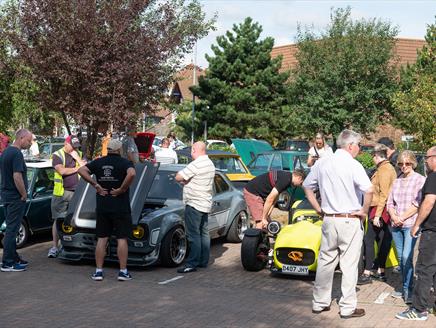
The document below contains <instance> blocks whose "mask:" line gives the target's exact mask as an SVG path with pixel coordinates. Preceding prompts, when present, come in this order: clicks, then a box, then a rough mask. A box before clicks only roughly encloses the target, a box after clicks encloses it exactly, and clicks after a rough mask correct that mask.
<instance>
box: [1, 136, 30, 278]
mask: <svg viewBox="0 0 436 328" xmlns="http://www.w3.org/2000/svg"><path fill="white" fill-rule="evenodd" d="M31 144H32V133H30V131H29V130H26V129H21V130H18V131H17V133H16V134H15V141H14V142H13V144H12V145H10V146H9V147H7V148H6V149H5V150H4V152H3V153H2V155H1V156H0V176H1V184H0V193H1V199H2V201H3V203H4V209H5V217H6V219H5V221H6V231H5V234H4V238H3V263H2V266H1V271H4V272H18V271H24V270H26V267H27V264H28V262H27V261H25V260H23V259H21V258H20V256H19V255H18V253H17V250H16V241H15V238H16V237H17V233H18V229H19V227H20V223H21V220H22V218H23V216H24V212H25V209H26V200H27V188H28V181H27V167H26V163H25V162H24V157H23V154H22V153H21V150H22V149H29V147H30V145H31Z"/></svg>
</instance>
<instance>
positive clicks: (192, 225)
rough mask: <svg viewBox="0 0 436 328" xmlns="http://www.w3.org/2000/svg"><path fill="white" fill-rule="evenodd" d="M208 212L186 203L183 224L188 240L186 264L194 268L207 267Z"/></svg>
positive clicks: (208, 246)
mask: <svg viewBox="0 0 436 328" xmlns="http://www.w3.org/2000/svg"><path fill="white" fill-rule="evenodd" d="M207 219H208V214H207V213H203V212H200V211H198V210H196V209H195V208H193V207H192V206H189V205H186V208H185V225H186V237H187V238H188V242H189V254H188V258H187V259H186V263H185V264H186V266H189V267H192V268H196V267H197V266H200V267H207V264H208V263H209V253H210V237H209V229H208V227H207Z"/></svg>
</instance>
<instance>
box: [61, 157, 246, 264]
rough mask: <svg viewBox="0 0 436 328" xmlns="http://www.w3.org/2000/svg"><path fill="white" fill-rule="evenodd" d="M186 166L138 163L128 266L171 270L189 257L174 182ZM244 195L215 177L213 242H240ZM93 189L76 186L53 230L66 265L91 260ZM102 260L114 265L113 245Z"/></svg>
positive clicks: (179, 187)
mask: <svg viewBox="0 0 436 328" xmlns="http://www.w3.org/2000/svg"><path fill="white" fill-rule="evenodd" d="M184 167H185V166H184V165H161V166H160V167H159V164H158V163H145V164H144V163H140V164H137V165H136V167H135V169H136V173H137V174H136V177H135V181H134V182H133V184H132V186H131V188H130V205H131V209H132V233H131V236H130V237H129V239H128V245H129V257H128V264H129V265H139V266H147V265H151V264H154V263H157V262H160V263H161V264H162V265H164V266H168V267H173V266H177V265H179V264H181V263H182V262H183V260H184V259H185V257H186V254H187V241H186V234H185V223H184V219H183V216H184V210H185V207H184V205H183V202H182V193H183V187H182V185H180V184H179V183H178V182H176V180H175V179H174V177H175V174H176V173H177V172H178V171H179V170H181V169H183V168H184ZM247 213H248V212H247V206H246V204H245V201H244V198H243V195H242V193H241V192H240V191H239V190H237V189H236V188H235V187H234V186H233V185H232V184H231V182H230V181H229V180H228V179H227V178H226V177H225V175H224V174H222V173H220V172H218V171H217V172H216V174H215V181H214V196H213V207H212V212H211V213H210V214H209V232H210V236H211V238H217V237H223V236H224V237H226V238H227V240H228V241H230V242H241V241H242V238H243V235H244V232H245V230H246V229H247V228H248V225H249V221H248V214H247ZM95 217H96V215H95V190H94V188H92V187H90V185H89V184H86V183H85V182H84V181H81V182H80V183H79V186H78V188H77V189H76V192H75V195H74V198H73V200H72V202H71V206H70V210H69V214H68V215H67V218H66V219H65V220H58V222H57V226H58V231H59V234H60V240H61V243H62V250H61V252H60V254H59V258H61V259H63V260H69V261H79V260H82V259H94V251H95V247H96V243H97V239H96V236H95V225H96V219H95ZM106 253H107V254H106V260H109V261H111V260H112V261H117V255H116V240H115V239H114V238H111V239H110V242H109V245H108V248H107V251H106Z"/></svg>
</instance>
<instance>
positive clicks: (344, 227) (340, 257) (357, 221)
mask: <svg viewBox="0 0 436 328" xmlns="http://www.w3.org/2000/svg"><path fill="white" fill-rule="evenodd" d="M360 140H361V136H360V134H358V133H356V132H354V131H351V130H344V131H342V132H341V134H340V135H339V137H338V140H337V145H338V148H339V149H338V150H336V152H335V153H334V154H333V155H332V156H327V157H324V158H321V159H319V163H318V164H317V165H314V166H313V167H312V168H311V171H310V173H309V175H308V176H307V178H306V180H305V181H304V183H303V186H304V191H305V193H306V197H307V199H308V200H309V202H310V203H311V205H312V206H313V208H314V209H315V210H316V211H317V212H318V213H319V214H320V215H321V216H323V217H324V219H323V225H322V239H321V248H320V251H319V257H318V267H317V270H316V279H315V285H314V288H313V304H312V312H313V313H316V314H319V313H321V312H324V311H329V310H330V303H331V299H332V295H331V294H332V284H333V275H334V272H335V268H336V266H337V264H338V263H339V266H340V268H341V271H342V284H341V291H342V297H341V299H340V300H339V308H340V316H341V318H343V319H348V318H354V317H361V316H364V315H365V310H364V309H358V308H356V306H357V295H356V284H357V276H358V263H359V257H360V251H361V248H362V241H363V225H362V220H364V219H365V217H366V214H367V213H368V208H369V205H370V204H371V199H372V194H373V187H372V184H371V181H370V180H369V178H368V176H367V175H366V172H365V169H364V168H363V166H362V165H361V164H360V163H359V162H358V161H356V160H355V159H354V158H355V157H356V156H357V155H358V153H359V147H360V144H359V143H360ZM316 189H319V191H320V194H321V205H320V204H319V203H318V201H317V199H316V197H315V193H314V190H316ZM362 196H363V206H362V205H361V199H362Z"/></svg>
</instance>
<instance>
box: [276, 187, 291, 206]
mask: <svg viewBox="0 0 436 328" xmlns="http://www.w3.org/2000/svg"><path fill="white" fill-rule="evenodd" d="M277 208H278V209H279V210H282V211H288V210H289V209H290V208H291V195H290V194H289V192H287V191H283V192H282V193H281V194H280V195H279V199H278V201H277Z"/></svg>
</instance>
